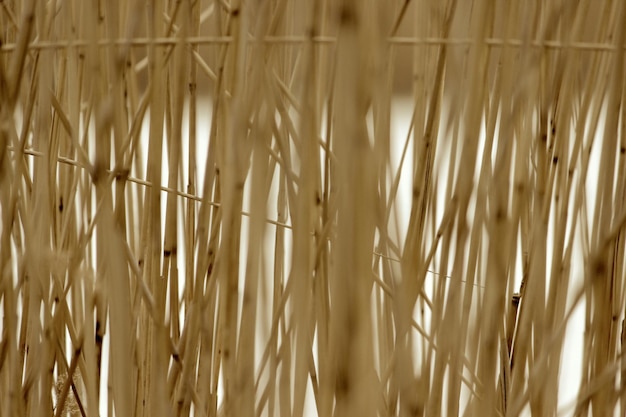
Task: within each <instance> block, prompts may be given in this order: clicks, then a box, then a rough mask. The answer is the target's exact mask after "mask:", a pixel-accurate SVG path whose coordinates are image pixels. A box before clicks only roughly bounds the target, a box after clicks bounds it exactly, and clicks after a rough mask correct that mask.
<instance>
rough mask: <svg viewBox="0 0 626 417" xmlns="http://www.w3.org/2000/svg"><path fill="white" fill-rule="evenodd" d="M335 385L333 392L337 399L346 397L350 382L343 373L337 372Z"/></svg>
mask: <svg viewBox="0 0 626 417" xmlns="http://www.w3.org/2000/svg"><path fill="white" fill-rule="evenodd" d="M335 384H336V386H335V392H336V395H337V397H338V398H340V397H345V396H347V395H348V391H350V381H349V380H348V376H347V375H346V373H345V371H339V373H338V375H337V381H336V383H335Z"/></svg>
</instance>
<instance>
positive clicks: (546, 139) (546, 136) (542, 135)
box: [541, 133, 548, 142]
mask: <svg viewBox="0 0 626 417" xmlns="http://www.w3.org/2000/svg"><path fill="white" fill-rule="evenodd" d="M541 141H542V142H547V141H548V135H546V134H545V133H542V134H541Z"/></svg>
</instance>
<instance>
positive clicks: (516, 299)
mask: <svg viewBox="0 0 626 417" xmlns="http://www.w3.org/2000/svg"><path fill="white" fill-rule="evenodd" d="M519 300H520V294H519V293H517V292H516V293H515V294H513V299H512V300H511V301H512V302H513V306H515V307H517V306H519Z"/></svg>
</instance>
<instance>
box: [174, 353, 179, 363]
mask: <svg viewBox="0 0 626 417" xmlns="http://www.w3.org/2000/svg"><path fill="white" fill-rule="evenodd" d="M172 359H174V360H175V361H176V362H180V356H179V355H178V353H174V354H173V355H172Z"/></svg>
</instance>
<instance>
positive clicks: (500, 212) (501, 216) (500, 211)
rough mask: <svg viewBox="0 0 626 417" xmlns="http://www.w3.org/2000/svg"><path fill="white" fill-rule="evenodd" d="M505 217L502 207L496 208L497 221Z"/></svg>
mask: <svg viewBox="0 0 626 417" xmlns="http://www.w3.org/2000/svg"><path fill="white" fill-rule="evenodd" d="M504 217H505V213H504V210H502V208H498V209H497V210H496V220H497V221H502V220H503V219H504Z"/></svg>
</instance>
